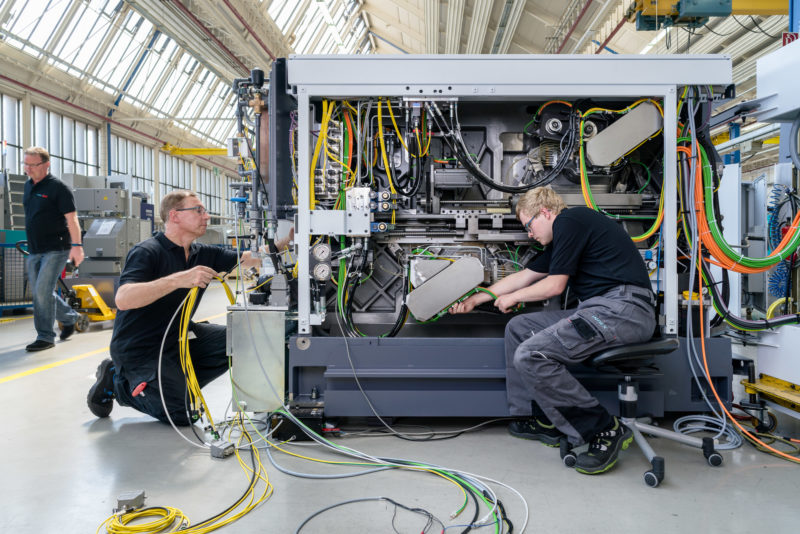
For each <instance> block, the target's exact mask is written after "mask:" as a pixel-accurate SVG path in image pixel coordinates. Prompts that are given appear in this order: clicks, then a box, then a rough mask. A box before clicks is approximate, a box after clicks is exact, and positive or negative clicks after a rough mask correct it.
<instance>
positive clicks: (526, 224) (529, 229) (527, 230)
mask: <svg viewBox="0 0 800 534" xmlns="http://www.w3.org/2000/svg"><path fill="white" fill-rule="evenodd" d="M538 216H539V214H538V213H537V214H536V215H534V216H533V217H531V218H530V219H528V222H526V223H525V224H523V225H522V227H523V228H524V229H525V231H526V232H527V233H531V223H532V222H533V220H534V219H535V218H536V217H538Z"/></svg>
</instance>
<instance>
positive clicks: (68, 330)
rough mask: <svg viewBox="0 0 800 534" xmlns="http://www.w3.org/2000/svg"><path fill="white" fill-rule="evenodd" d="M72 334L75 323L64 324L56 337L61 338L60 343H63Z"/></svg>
mask: <svg viewBox="0 0 800 534" xmlns="http://www.w3.org/2000/svg"><path fill="white" fill-rule="evenodd" d="M74 333H75V323H72V324H65V325H64V326H63V327H61V335H60V336H58V337H59V338H61V341H64V340H65V339H67V338H68V337H69V336H71V335H72V334H74Z"/></svg>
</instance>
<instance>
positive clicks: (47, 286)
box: [22, 146, 83, 352]
mask: <svg viewBox="0 0 800 534" xmlns="http://www.w3.org/2000/svg"><path fill="white" fill-rule="evenodd" d="M25 173H26V174H27V175H28V177H29V178H30V180H28V181H26V182H25V194H24V196H23V200H22V204H23V206H24V207H25V234H26V237H27V239H28V252H30V254H29V255H28V258H27V259H26V266H27V269H28V281H29V283H30V287H31V294H32V295H33V325H34V327H35V328H36V341H34V342H33V343H31V344H30V345H28V346H27V347H25V350H27V351H28V352H34V351H40V350H45V349H49V348H52V347H54V346H55V340H56V333H55V331H54V330H53V321H54V320H58V321H59V322H60V323H61V325H62V329H61V336H60V337H61V339H62V340H63V339H67V338H68V337H69V336H71V335H72V333H73V332H75V321H77V319H78V313H77V312H76V311H75V310H73V309H72V308H70V307H69V305H68V304H67V303H66V302H64V299H62V298H61V297H60V296H58V295H57V294H56V292H55V289H56V282H57V281H58V277H59V276H61V271H63V270H64V265H66V263H67V259H70V260H72V262H73V263H74V264H75V265H76V266H77V265H79V264H80V263H81V262H82V261H83V246H82V245H81V228H80V226H79V225H78V214H77V212H76V211H75V200H74V199H73V197H72V191H70V190H69V188H68V187H67V186H66V185H65V184H64V183H63V182H62V181H61V180H59V179H57V178H55V177H54V176H53V175H52V174H50V154H49V153H48V152H47V150H45V149H44V148H41V147H38V146H34V147H30V148H27V149H26V150H25Z"/></svg>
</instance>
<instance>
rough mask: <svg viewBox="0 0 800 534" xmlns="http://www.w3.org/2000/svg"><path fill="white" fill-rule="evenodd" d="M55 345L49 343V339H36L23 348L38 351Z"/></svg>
mask: <svg viewBox="0 0 800 534" xmlns="http://www.w3.org/2000/svg"><path fill="white" fill-rule="evenodd" d="M55 346H56V345H55V343H50V342H49V341H44V340H41V339H37V340H36V341H34V342H33V343H31V344H30V345H28V346H27V347H25V350H26V351H28V352H39V351H40V350H47V349H52V348H53V347H55Z"/></svg>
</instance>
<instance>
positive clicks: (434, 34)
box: [425, 0, 439, 54]
mask: <svg viewBox="0 0 800 534" xmlns="http://www.w3.org/2000/svg"><path fill="white" fill-rule="evenodd" d="M425 53H427V54H438V53H439V0H428V1H427V2H425Z"/></svg>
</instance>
